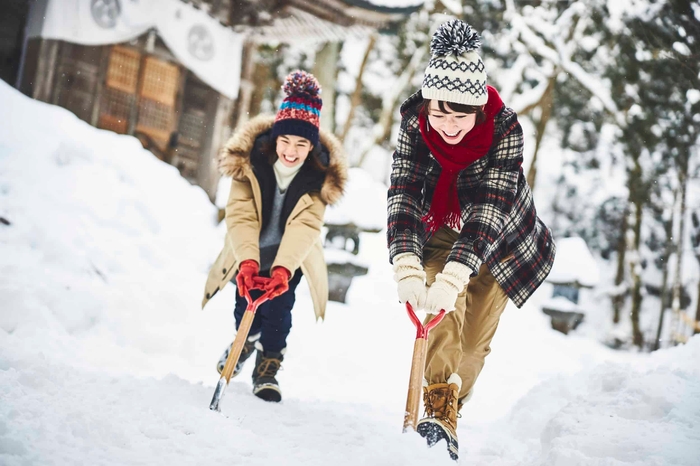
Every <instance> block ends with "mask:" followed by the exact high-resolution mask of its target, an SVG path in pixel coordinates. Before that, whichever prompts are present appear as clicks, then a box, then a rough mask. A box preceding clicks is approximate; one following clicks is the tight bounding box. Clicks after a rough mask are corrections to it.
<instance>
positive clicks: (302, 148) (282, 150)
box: [276, 134, 313, 167]
mask: <svg viewBox="0 0 700 466" xmlns="http://www.w3.org/2000/svg"><path fill="white" fill-rule="evenodd" d="M276 149H277V158H279V159H280V161H281V162H282V164H283V165H285V166H287V167H296V166H297V165H299V164H302V163H304V161H305V160H306V158H307V157H308V156H309V153H310V152H311V149H313V146H312V145H311V141H309V140H308V139H306V138H302V137H300V136H293V135H291V134H282V135H280V136H277V147H276Z"/></svg>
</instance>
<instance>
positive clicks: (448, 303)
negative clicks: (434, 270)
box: [425, 261, 472, 314]
mask: <svg viewBox="0 0 700 466" xmlns="http://www.w3.org/2000/svg"><path fill="white" fill-rule="evenodd" d="M471 274H472V270H471V269H470V268H469V267H467V266H466V265H464V264H460V263H459V262H452V261H451V262H448V263H447V264H445V267H444V268H443V269H442V272H441V273H439V274H437V275H436V276H435V282H433V284H432V285H430V288H429V289H428V295H427V296H426V298H425V312H427V313H429V314H437V313H439V312H440V310H442V309H444V310H445V311H446V312H452V311H453V310H454V308H455V303H456V302H457V295H459V294H460V293H461V292H462V291H463V290H464V287H465V286H467V283H469V277H470V276H471Z"/></svg>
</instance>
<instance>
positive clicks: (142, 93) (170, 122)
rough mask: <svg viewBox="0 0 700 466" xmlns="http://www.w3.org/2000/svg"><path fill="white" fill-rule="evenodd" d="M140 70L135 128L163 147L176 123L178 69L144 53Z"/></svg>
mask: <svg viewBox="0 0 700 466" xmlns="http://www.w3.org/2000/svg"><path fill="white" fill-rule="evenodd" d="M142 73H143V75H142V77H141V88H140V89H139V109H138V120H137V122H136V131H135V132H136V133H137V134H145V135H147V136H148V137H150V138H151V139H152V140H153V142H155V144H156V146H157V147H158V148H159V149H160V150H165V149H166V148H167V146H168V141H169V140H170V136H171V134H172V133H173V131H174V130H175V127H176V118H175V105H176V103H177V94H178V88H179V84H180V69H179V68H178V66H177V65H174V64H172V63H169V62H167V61H165V60H160V59H158V58H155V57H147V58H146V59H145V60H144V64H143V70H142Z"/></svg>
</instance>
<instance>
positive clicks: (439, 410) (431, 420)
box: [416, 374, 461, 461]
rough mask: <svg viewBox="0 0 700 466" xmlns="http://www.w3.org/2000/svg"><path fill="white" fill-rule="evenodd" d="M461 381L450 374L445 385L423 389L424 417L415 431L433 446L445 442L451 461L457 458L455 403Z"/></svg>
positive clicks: (456, 376) (440, 384) (439, 384)
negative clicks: (441, 441)
mask: <svg viewBox="0 0 700 466" xmlns="http://www.w3.org/2000/svg"><path fill="white" fill-rule="evenodd" d="M460 385H461V380H460V378H459V376H458V375H457V374H452V375H451V376H450V378H449V379H448V380H447V383H436V384H433V385H428V386H427V387H426V386H424V387H423V403H424V404H425V417H424V418H423V419H421V420H420V421H418V425H417V427H416V431H417V432H418V433H419V434H420V436H421V437H423V438H425V439H426V440H427V441H428V446H431V447H432V446H433V445H435V444H436V443H438V442H439V441H440V440H445V441H446V442H447V451H448V453H449V454H450V457H451V458H452V459H453V460H455V461H456V460H457V458H458V457H459V443H458V441H457V412H458V411H457V403H458V399H457V397H458V396H459V387H460Z"/></svg>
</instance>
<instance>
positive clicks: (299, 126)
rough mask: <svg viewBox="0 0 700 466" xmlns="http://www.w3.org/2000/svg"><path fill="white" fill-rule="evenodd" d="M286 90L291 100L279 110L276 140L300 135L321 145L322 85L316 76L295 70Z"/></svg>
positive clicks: (286, 82) (275, 130)
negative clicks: (280, 136)
mask: <svg viewBox="0 0 700 466" xmlns="http://www.w3.org/2000/svg"><path fill="white" fill-rule="evenodd" d="M282 90H283V91H284V93H285V94H287V97H285V98H284V100H283V101H282V105H280V109H279V110H278V111H277V117H276V118H275V124H274V125H273V126H272V137H273V138H274V139H276V138H277V136H279V135H281V134H291V135H293V136H300V137H302V138H306V139H308V140H309V141H311V144H313V145H314V146H316V145H317V144H318V127H319V119H320V117H321V106H322V105H323V101H322V100H321V97H320V94H321V86H320V85H319V84H318V81H317V80H316V78H315V77H314V75H313V74H310V73H307V72H306V71H300V70H297V71H293V72H291V73H289V75H288V76H287V77H286V78H285V79H284V85H283V86H282Z"/></svg>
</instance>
